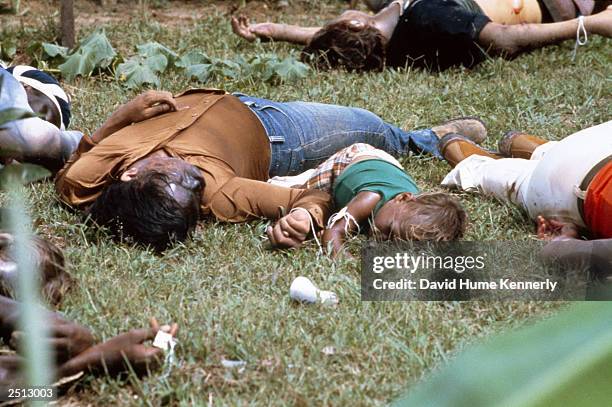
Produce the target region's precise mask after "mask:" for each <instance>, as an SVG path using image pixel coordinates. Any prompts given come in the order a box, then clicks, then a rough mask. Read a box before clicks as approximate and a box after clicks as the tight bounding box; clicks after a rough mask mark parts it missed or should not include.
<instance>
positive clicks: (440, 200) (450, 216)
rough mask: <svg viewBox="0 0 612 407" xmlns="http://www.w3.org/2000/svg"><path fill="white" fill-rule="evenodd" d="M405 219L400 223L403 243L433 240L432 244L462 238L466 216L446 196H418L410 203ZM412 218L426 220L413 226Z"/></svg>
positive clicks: (442, 194) (458, 205)
mask: <svg viewBox="0 0 612 407" xmlns="http://www.w3.org/2000/svg"><path fill="white" fill-rule="evenodd" d="M406 204H409V205H411V207H410V212H406V213H410V215H409V216H406V217H405V218H404V219H403V220H401V224H400V225H401V226H400V227H401V229H402V231H403V234H404V235H405V237H406V239H410V240H433V241H436V242H440V241H449V240H456V239H459V238H461V237H462V236H463V233H464V232H465V227H466V223H467V215H466V213H465V209H463V207H462V206H461V204H460V203H459V202H458V201H457V200H456V199H455V198H453V197H452V196H451V195H449V194H445V193H440V192H435V193H433V192H432V193H427V194H421V195H418V196H416V197H415V199H414V200H413V201H406ZM415 218H421V219H426V221H425V222H419V223H415V222H414V220H415Z"/></svg>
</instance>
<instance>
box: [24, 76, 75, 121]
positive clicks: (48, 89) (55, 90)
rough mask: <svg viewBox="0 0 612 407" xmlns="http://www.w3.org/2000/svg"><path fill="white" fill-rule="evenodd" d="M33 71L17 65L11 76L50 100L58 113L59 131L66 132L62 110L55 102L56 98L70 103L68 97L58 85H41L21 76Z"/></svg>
mask: <svg viewBox="0 0 612 407" xmlns="http://www.w3.org/2000/svg"><path fill="white" fill-rule="evenodd" d="M34 70H36V68H33V67H31V66H27V65H17V66H15V67H13V76H14V77H15V79H17V80H18V81H19V82H21V83H24V84H26V85H29V86H31V87H32V88H34V89H36V90H37V91H39V92H41V93H42V94H43V95H45V96H46V97H48V98H49V99H51V102H53V104H54V105H55V107H56V108H57V111H58V112H59V115H60V130H66V128H65V127H64V117H63V114H62V109H61V108H60V105H59V103H58V102H57V99H56V97H59V98H61V99H64V100H65V101H66V102H70V99H69V98H68V95H67V94H66V92H64V90H63V89H62V88H61V87H59V86H58V85H56V84H54V83H42V82H39V81H37V80H36V79H32V78H28V77H26V76H23V74H24V73H26V72H28V71H34Z"/></svg>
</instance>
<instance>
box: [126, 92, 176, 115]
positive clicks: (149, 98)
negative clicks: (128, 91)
mask: <svg viewBox="0 0 612 407" xmlns="http://www.w3.org/2000/svg"><path fill="white" fill-rule="evenodd" d="M175 110H177V105H176V101H175V100H174V97H173V96H172V93H170V92H163V91H158V90H149V91H146V92H144V93H142V94H140V95H138V96H136V97H135V98H134V99H132V100H131V101H129V102H128V103H126V104H125V105H123V106H122V107H121V108H120V111H121V113H122V115H124V117H125V118H127V119H128V120H129V121H130V122H131V123H138V122H141V121H143V120H147V119H150V118H152V117H155V116H158V115H160V114H163V113H168V112H172V111H175Z"/></svg>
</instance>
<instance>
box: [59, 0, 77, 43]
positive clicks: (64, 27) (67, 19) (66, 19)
mask: <svg viewBox="0 0 612 407" xmlns="http://www.w3.org/2000/svg"><path fill="white" fill-rule="evenodd" d="M60 21H61V31H62V45H63V46H64V47H68V48H74V3H73V0H61V11H60Z"/></svg>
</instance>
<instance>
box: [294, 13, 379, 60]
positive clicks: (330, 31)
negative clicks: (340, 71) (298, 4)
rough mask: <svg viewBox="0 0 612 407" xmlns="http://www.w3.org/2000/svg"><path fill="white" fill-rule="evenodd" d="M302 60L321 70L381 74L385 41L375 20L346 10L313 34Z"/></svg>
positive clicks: (363, 14) (303, 52) (304, 50)
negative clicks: (338, 69) (375, 72)
mask: <svg viewBox="0 0 612 407" xmlns="http://www.w3.org/2000/svg"><path fill="white" fill-rule="evenodd" d="M302 60H303V61H306V62H310V63H311V64H313V65H315V66H317V67H318V68H320V69H327V68H332V69H333V68H344V69H346V70H348V71H356V72H362V71H380V70H382V69H383V67H384V64H385V38H384V36H383V34H382V33H381V32H380V30H379V29H378V28H376V27H375V25H374V17H372V16H370V15H368V14H366V13H362V12H359V11H354V10H349V11H346V12H344V13H343V14H342V15H341V16H340V17H338V18H337V19H335V20H332V21H330V22H329V23H328V24H326V25H325V26H324V27H323V28H321V29H320V30H319V31H318V32H316V33H315V35H314V36H313V37H312V39H311V40H310V42H309V43H308V45H307V46H306V47H304V49H303V50H302Z"/></svg>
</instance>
